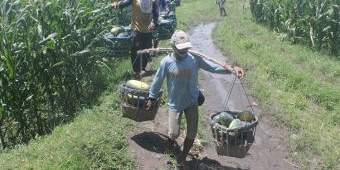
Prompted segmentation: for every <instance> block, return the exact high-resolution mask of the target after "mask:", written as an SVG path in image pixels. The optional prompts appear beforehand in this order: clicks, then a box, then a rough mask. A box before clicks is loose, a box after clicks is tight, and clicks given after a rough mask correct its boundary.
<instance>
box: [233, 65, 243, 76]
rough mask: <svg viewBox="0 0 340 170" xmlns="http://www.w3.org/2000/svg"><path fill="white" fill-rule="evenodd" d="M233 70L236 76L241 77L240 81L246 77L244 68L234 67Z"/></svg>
mask: <svg viewBox="0 0 340 170" xmlns="http://www.w3.org/2000/svg"><path fill="white" fill-rule="evenodd" d="M233 69H234V70H233V73H234V74H236V76H237V77H239V78H240V79H242V78H243V77H244V71H243V69H242V68H240V67H237V66H234V67H233Z"/></svg>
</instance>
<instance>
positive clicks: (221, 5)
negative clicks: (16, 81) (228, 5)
mask: <svg viewBox="0 0 340 170" xmlns="http://www.w3.org/2000/svg"><path fill="white" fill-rule="evenodd" d="M216 4H218V7H219V8H220V13H221V16H226V15H227V12H226V10H225V0H216Z"/></svg>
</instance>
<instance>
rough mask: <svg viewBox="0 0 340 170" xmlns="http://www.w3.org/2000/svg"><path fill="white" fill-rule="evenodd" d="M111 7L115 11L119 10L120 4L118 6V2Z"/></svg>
mask: <svg viewBox="0 0 340 170" xmlns="http://www.w3.org/2000/svg"><path fill="white" fill-rule="evenodd" d="M111 7H112V8H113V9H118V8H119V4H118V2H116V1H115V2H113V3H112V4H111Z"/></svg>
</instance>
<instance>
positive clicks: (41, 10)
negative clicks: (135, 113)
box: [0, 0, 128, 148]
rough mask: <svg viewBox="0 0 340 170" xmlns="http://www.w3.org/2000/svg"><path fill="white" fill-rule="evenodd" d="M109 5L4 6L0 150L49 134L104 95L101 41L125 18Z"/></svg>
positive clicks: (33, 1)
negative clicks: (113, 26)
mask: <svg viewBox="0 0 340 170" xmlns="http://www.w3.org/2000/svg"><path fill="white" fill-rule="evenodd" d="M111 2H112V1H100V0H48V1H46V0H16V1H14V0H2V1H1V3H0V13H1V14H0V15H1V16H0V39H1V42H0V147H1V148H8V147H11V146H14V145H15V144H19V143H26V142H28V141H29V140H31V139H33V138H35V137H36V136H40V135H44V134H47V133H50V132H51V130H52V129H53V128H54V127H55V126H57V125H59V124H60V123H63V122H67V121H70V120H72V118H74V116H75V112H76V111H77V110H79V108H81V107H84V106H90V105H91V104H93V103H94V102H95V101H96V99H97V98H98V95H99V94H100V93H101V92H102V91H103V90H104V89H105V77H104V75H103V73H102V72H101V71H100V70H101V69H102V67H101V66H102V65H103V63H104V65H105V61H106V60H104V61H103V59H102V58H103V55H105V48H103V47H102V45H101V36H102V35H103V33H105V32H106V31H107V30H109V29H110V28H111V27H112V25H113V24H123V23H121V22H123V21H125V20H123V19H124V17H125V19H126V18H127V17H126V15H125V16H124V15H123V14H122V13H119V12H114V11H113V10H111V8H110V3H111ZM126 22H128V20H126Z"/></svg>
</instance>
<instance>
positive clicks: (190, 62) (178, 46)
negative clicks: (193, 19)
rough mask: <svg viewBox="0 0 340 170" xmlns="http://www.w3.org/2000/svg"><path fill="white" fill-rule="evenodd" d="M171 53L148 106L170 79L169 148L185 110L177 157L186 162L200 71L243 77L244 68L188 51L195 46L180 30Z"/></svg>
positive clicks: (195, 123) (193, 128) (195, 124)
mask: <svg viewBox="0 0 340 170" xmlns="http://www.w3.org/2000/svg"><path fill="white" fill-rule="evenodd" d="M170 43H171V47H172V49H173V51H174V52H173V53H170V54H169V55H167V56H166V57H165V58H163V59H162V61H161V63H160V67H159V68H158V70H157V72H156V74H155V77H154V79H153V82H152V84H151V87H150V91H149V97H150V99H149V100H148V102H147V107H148V108H152V107H153V106H154V105H155V102H154V101H155V100H154V99H156V98H157V97H158V96H157V95H158V94H159V91H160V89H161V87H162V84H163V81H164V79H165V78H166V79H167V91H168V107H169V110H168V116H169V119H168V121H169V127H168V136H169V139H168V149H174V147H175V142H176V141H175V139H176V138H177V137H178V136H179V133H180V124H181V117H182V114H183V112H184V114H185V118H186V121H187V133H186V138H185V141H184V146H183V151H182V154H181V156H180V157H179V158H178V161H179V162H182V163H185V162H186V157H187V155H188V153H189V151H190V149H191V147H192V146H193V143H194V140H195V138H196V134H197V127H198V95H199V89H198V71H199V69H200V68H202V69H203V70H206V71H209V72H212V73H219V74H233V73H234V74H236V75H237V76H238V77H240V78H242V77H243V76H244V71H243V69H242V68H240V67H237V66H232V65H230V64H228V63H224V65H223V66H221V65H218V64H216V63H213V62H211V61H208V60H206V59H204V58H202V57H197V56H194V55H193V54H191V53H189V52H188V51H189V49H190V48H191V47H192V45H191V42H190V40H189V37H188V35H187V34H186V33H185V32H184V31H181V30H176V31H175V32H174V33H173V35H172V37H171V42H170Z"/></svg>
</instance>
